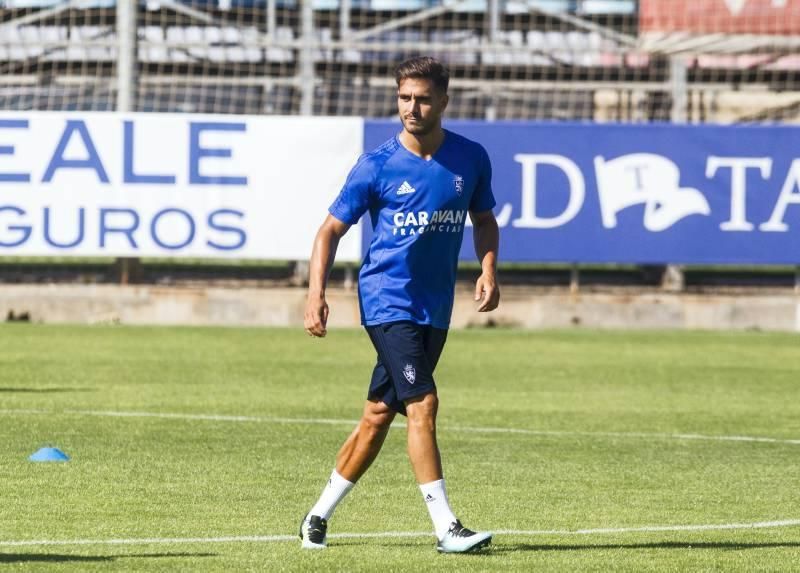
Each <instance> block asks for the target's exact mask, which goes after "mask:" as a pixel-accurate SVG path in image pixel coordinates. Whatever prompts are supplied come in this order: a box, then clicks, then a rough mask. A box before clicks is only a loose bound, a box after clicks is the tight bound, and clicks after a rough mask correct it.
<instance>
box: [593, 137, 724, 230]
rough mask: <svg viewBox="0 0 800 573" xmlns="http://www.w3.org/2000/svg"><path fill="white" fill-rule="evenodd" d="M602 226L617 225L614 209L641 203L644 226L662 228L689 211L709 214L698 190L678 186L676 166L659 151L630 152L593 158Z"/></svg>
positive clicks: (697, 213) (708, 209)
mask: <svg viewBox="0 0 800 573" xmlns="http://www.w3.org/2000/svg"><path fill="white" fill-rule="evenodd" d="M594 167H595V173H596V174H597V190H598V193H599V196H600V211H601V212H602V215H603V226H604V227H605V228H606V229H613V228H614V227H616V226H617V213H619V212H620V211H622V210H623V209H627V208H628V207H631V206H633V205H639V204H642V203H643V204H644V205H645V208H644V226H645V228H646V229H647V230H648V231H654V232H658V231H663V230H665V229H668V228H669V227H671V226H672V225H674V224H675V223H677V222H678V221H680V220H681V219H683V218H684V217H688V216H689V215H710V214H711V208H710V207H709V205H708V201H706V198H705V197H704V196H703V194H702V193H700V191H698V190H697V189H693V188H691V187H681V186H680V177H681V172H680V170H679V169H678V166H677V165H675V163H673V162H672V161H670V160H669V159H667V158H666V157H663V156H661V155H654V154H651V153H633V154H631V155H623V156H621V157H618V158H617V159H612V160H610V161H606V160H605V159H603V158H602V157H599V156H598V157H595V159H594Z"/></svg>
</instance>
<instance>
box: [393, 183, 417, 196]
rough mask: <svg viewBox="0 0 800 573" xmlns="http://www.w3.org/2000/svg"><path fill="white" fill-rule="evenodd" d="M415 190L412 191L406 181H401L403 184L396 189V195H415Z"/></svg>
mask: <svg viewBox="0 0 800 573" xmlns="http://www.w3.org/2000/svg"><path fill="white" fill-rule="evenodd" d="M416 192H417V190H416V189H414V188H413V187H412V186H411V184H410V183H409V182H408V181H403V184H402V185H400V187H398V188H397V194H398V195H408V194H409V193H416Z"/></svg>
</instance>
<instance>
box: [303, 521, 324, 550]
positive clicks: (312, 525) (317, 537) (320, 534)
mask: <svg viewBox="0 0 800 573" xmlns="http://www.w3.org/2000/svg"><path fill="white" fill-rule="evenodd" d="M327 534H328V520H327V519H323V518H321V517H320V516H318V515H306V516H305V517H304V518H303V521H301V522H300V539H302V540H303V549H325V548H326V547H327V546H328V540H327V539H326V537H327Z"/></svg>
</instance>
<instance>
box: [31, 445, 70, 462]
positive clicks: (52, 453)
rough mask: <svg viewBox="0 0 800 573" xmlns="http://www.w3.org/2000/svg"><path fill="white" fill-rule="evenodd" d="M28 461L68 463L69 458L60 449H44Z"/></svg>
mask: <svg viewBox="0 0 800 573" xmlns="http://www.w3.org/2000/svg"><path fill="white" fill-rule="evenodd" d="M28 459H29V460H30V461H32V462H68V461H69V456H68V455H67V454H65V453H64V452H62V451H61V450H59V449H58V448H42V449H40V450H39V451H37V452H35V453H33V454H32V455H31V457H29V458H28Z"/></svg>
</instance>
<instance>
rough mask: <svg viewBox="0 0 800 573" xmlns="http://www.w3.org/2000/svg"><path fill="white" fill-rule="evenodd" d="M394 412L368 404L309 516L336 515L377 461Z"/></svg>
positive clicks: (378, 405) (327, 517)
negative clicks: (343, 501)
mask: <svg viewBox="0 0 800 573" xmlns="http://www.w3.org/2000/svg"><path fill="white" fill-rule="evenodd" d="M394 416H395V412H394V411H393V410H391V409H390V408H389V406H387V405H386V404H384V403H383V402H378V401H371V400H368V401H367V402H366V404H365V405H364V413H363V414H362V415H361V420H359V422H358V425H357V426H356V428H355V430H353V433H352V434H350V437H348V438H347V440H346V441H345V443H344V444H343V445H342V447H341V449H339V453H338V454H337V455H336V469H334V470H333V473H332V474H331V477H330V479H329V480H328V483H327V485H326V486H325V489H323V490H322V495H321V496H320V498H319V500H318V501H317V503H316V504H315V505H314V507H312V508H311V511H310V512H309V515H316V516H319V517H321V518H322V519H326V520H327V519H330V516H331V515H333V511H334V510H335V509H336V506H337V505H338V504H339V502H340V501H342V499H344V497H345V496H346V495H347V493H348V492H349V491H350V490H351V489H353V486H354V485H355V483H356V482H357V481H358V480H359V478H361V476H362V475H364V472H366V471H367V469H369V466H370V465H371V464H372V462H373V461H375V458H376V457H377V456H378V453H379V452H380V451H381V446H383V442H384V440H385V439H386V435H387V434H388V433H389V427H390V426H391V424H392V420H394Z"/></svg>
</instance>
